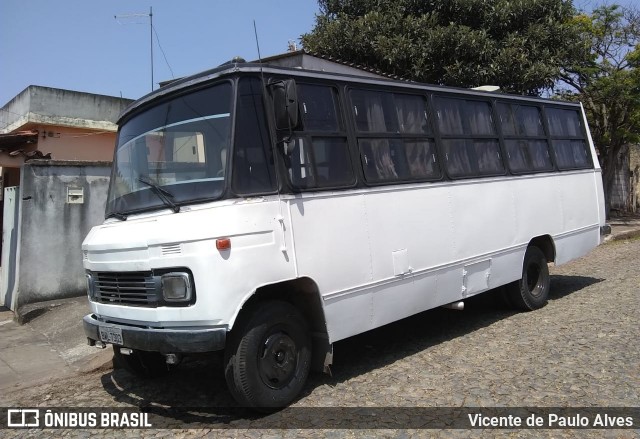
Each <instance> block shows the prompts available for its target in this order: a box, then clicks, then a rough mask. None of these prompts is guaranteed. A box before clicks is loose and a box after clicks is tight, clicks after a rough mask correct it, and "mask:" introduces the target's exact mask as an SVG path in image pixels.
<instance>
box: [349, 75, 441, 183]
mask: <svg viewBox="0 0 640 439" xmlns="http://www.w3.org/2000/svg"><path fill="white" fill-rule="evenodd" d="M353 91H357V92H373V93H388V94H390V95H392V96H395V95H405V96H415V97H419V98H421V99H422V100H423V101H424V104H425V105H424V107H425V116H426V118H427V120H426V125H427V127H428V129H429V131H428V133H418V132H405V133H403V132H401V131H400V129H399V128H400V125H399V119H398V120H397V121H396V122H397V123H398V125H397V126H398V130H397V131H395V132H392V131H360V130H358V124H357V120H356V114H355V111H354V105H353V99H352V93H353ZM344 98H345V100H346V103H347V105H348V107H349V111H348V112H347V113H348V117H349V118H350V122H351V123H350V124H349V125H350V127H351V128H352V130H353V142H354V148H355V149H354V153H355V155H356V156H357V160H358V163H359V166H358V170H359V171H360V175H361V178H362V184H363V185H364V186H365V187H375V186H389V185H395V184H411V183H426V182H437V181H442V180H443V179H444V178H445V173H444V172H443V169H442V165H441V160H440V157H439V156H440V150H439V147H438V141H437V139H436V133H435V130H434V122H433V117H432V116H433V113H432V111H431V108H430V103H429V98H428V96H427V95H426V94H425V93H421V92H420V91H419V90H411V89H403V88H399V87H385V88H382V87H373V86H370V85H368V84H363V85H355V84H353V83H350V84H347V85H346V87H345V91H344ZM393 109H394V114H395V115H396V118H398V116H397V106H395V105H394V107H393ZM361 139H370V140H385V141H389V142H391V141H399V142H402V143H405V142H421V141H422V142H428V143H432V144H433V154H434V155H435V162H434V165H435V167H436V170H437V171H438V173H437V176H433V177H409V178H391V179H381V180H370V179H367V172H366V170H365V169H364V166H365V163H363V150H362V146H361V144H360V140H361ZM405 158H406V155H405ZM407 167H408V162H407Z"/></svg>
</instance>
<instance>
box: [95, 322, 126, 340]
mask: <svg viewBox="0 0 640 439" xmlns="http://www.w3.org/2000/svg"><path fill="white" fill-rule="evenodd" d="M98 329H99V332H100V340H102V341H104V342H105V343H113V344H119V345H122V344H123V343H122V329H120V328H113V327H111V326H100V327H99V328H98Z"/></svg>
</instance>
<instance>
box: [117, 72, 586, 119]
mask: <svg viewBox="0 0 640 439" xmlns="http://www.w3.org/2000/svg"><path fill="white" fill-rule="evenodd" d="M241 73H262V74H266V75H286V76H291V77H293V78H317V79H325V80H332V81H341V82H347V83H354V84H364V85H374V86H375V85H378V86H393V87H401V88H405V89H408V90H422V91H438V92H445V93H453V94H458V95H466V96H479V97H487V96H493V97H495V98H501V99H516V100H519V101H532V102H537V103H541V102H545V103H547V104H549V103H553V104H559V105H567V106H578V107H579V106H580V104H579V103H576V102H568V101H560V100H555V99H549V98H541V97H536V96H523V95H514V94H507V93H504V92H500V91H496V92H489V91H481V90H474V89H469V88H460V87H450V86H442V85H432V84H425V83H421V82H413V81H408V80H398V79H387V78H374V77H371V76H357V75H350V74H344V73H334V72H325V71H319V70H308V69H301V68H291V67H280V66H272V65H269V64H260V63H250V62H249V63H248V62H231V63H225V64H222V65H220V66H218V67H216V68H213V69H210V70H205V71H203V72H200V73H196V74H194V75H191V76H187V77H184V78H180V79H177V80H175V81H172V82H170V83H168V84H166V85H165V86H163V87H161V88H159V89H158V90H154V91H152V92H150V93H148V94H146V95H144V96H143V97H141V98H139V99H137V100H135V101H134V102H132V103H131V104H129V106H128V107H126V108H125V109H124V111H123V112H122V113H121V114H120V117H119V118H118V123H121V122H122V120H123V119H125V118H126V117H127V116H129V115H130V114H131V113H132V112H135V111H136V110H137V109H139V108H141V107H145V106H147V104H150V103H151V102H153V101H155V100H157V99H161V98H162V97H165V96H169V95H172V94H174V93H179V92H180V91H183V90H188V89H190V88H196V87H198V86H199V85H201V84H204V83H207V82H211V81H214V80H216V79H219V78H223V77H228V76H232V75H236V74H241Z"/></svg>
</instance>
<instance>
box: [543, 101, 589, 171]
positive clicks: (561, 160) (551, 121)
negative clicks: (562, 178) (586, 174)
mask: <svg viewBox="0 0 640 439" xmlns="http://www.w3.org/2000/svg"><path fill="white" fill-rule="evenodd" d="M545 114H546V116H547V123H548V125H549V131H550V133H549V134H550V135H551V146H552V149H553V151H554V154H555V157H556V163H557V164H558V168H559V169H561V170H562V169H580V168H588V167H590V166H591V163H590V159H589V152H588V149H587V148H588V147H587V142H586V141H585V138H584V133H583V129H582V123H581V120H580V117H579V113H578V112H577V111H576V110H565V109H560V108H548V107H547V108H545Z"/></svg>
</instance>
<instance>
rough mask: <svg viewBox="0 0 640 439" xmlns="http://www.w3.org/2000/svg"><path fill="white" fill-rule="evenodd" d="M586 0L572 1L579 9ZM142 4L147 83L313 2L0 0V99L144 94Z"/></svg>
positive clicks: (216, 59)
mask: <svg viewBox="0 0 640 439" xmlns="http://www.w3.org/2000/svg"><path fill="white" fill-rule="evenodd" d="M635 1H636V0H619V1H618V3H622V4H633V3H634V2H635ZM596 3H601V1H590V0H575V1H574V4H575V5H576V6H578V7H580V8H582V9H589V8H590V7H591V6H592V5H593V4H596ZM609 3H611V1H609ZM150 7H152V8H153V26H154V28H155V31H156V33H157V37H158V39H159V42H160V45H158V40H157V39H156V35H154V36H153V39H154V41H153V43H154V63H153V64H154V69H153V72H154V82H155V86H156V88H157V82H159V81H164V80H167V79H171V78H173V77H176V78H178V77H182V76H186V75H190V74H194V73H198V72H200V71H203V70H207V69H210V68H213V67H215V66H218V65H219V64H222V63H223V62H226V61H228V60H230V59H231V58H233V57H234V56H242V57H243V58H245V59H246V60H247V61H251V60H255V59H257V58H258V51H257V48H256V41H255V35H254V28H253V20H255V22H256V27H257V31H258V38H259V42H260V52H261V54H262V56H263V57H267V56H270V55H275V54H278V53H283V52H285V51H286V50H287V44H288V42H289V41H290V40H294V41H296V42H298V44H299V38H300V35H302V34H303V33H306V32H309V31H310V30H311V29H313V26H314V23H315V14H317V13H318V12H319V7H318V3H317V1H316V0H224V1H223V0H0V107H2V106H3V105H4V104H5V103H7V102H8V101H9V100H11V99H12V98H13V97H15V96H16V95H17V94H18V93H20V92H21V91H22V90H24V89H25V88H26V87H28V86H29V85H41V86H47V87H55V88H63V89H69V90H77V91H83V92H89V93H96V94H104V95H110V96H123V97H126V98H130V99H136V98H139V97H141V96H143V95H145V94H146V93H148V92H149V91H151V61H150V39H151V38H150V37H151V35H150V34H151V32H150V27H149V17H148V14H149V8H150ZM132 14H134V15H135V14H141V15H142V16H134V17H131V15H132ZM145 14H146V15H145ZM114 16H117V17H118V18H117V19H116V18H114ZM127 16H128V17H127ZM160 48H162V50H161V49H160ZM163 51H164V55H163ZM165 56H166V60H167V61H168V63H167V61H165ZM169 66H170V67H171V68H169ZM171 70H172V71H173V73H172V71H171Z"/></svg>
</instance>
